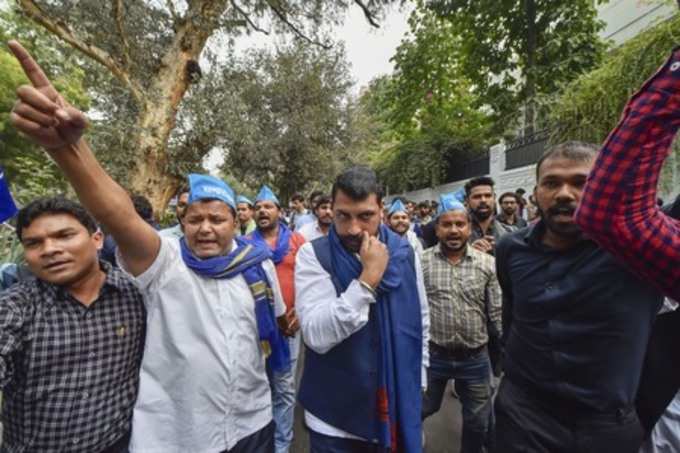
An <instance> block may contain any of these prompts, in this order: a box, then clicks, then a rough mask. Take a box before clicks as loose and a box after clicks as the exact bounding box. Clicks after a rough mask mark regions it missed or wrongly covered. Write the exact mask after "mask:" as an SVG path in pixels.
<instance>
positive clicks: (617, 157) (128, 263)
mask: <svg viewBox="0 0 680 453" xmlns="http://www.w3.org/2000/svg"><path fill="white" fill-rule="evenodd" d="M10 48H11V50H12V52H13V53H14V55H15V56H16V58H17V60H18V61H19V62H20V64H21V66H22V67H23V69H24V71H25V73H26V75H27V77H28V79H29V80H30V82H31V85H25V86H22V87H20V88H19V89H18V90H17V96H18V100H17V103H16V104H15V105H14V108H13V111H12V113H11V116H10V120H11V122H12V124H13V125H14V127H16V128H17V129H18V130H19V131H21V132H22V133H23V134H24V135H26V136H27V137H28V138H29V139H31V140H33V141H34V142H35V143H37V144H39V145H40V146H42V147H43V148H44V149H45V151H46V152H47V153H48V154H49V156H50V157H51V158H52V159H53V160H54V161H55V162H56V164H57V165H58V166H59V168H60V169H61V170H62V171H63V173H64V175H65V176H66V178H67V179H68V180H69V182H70V184H71V186H72V187H73V189H74V190H75V193H76V194H77V196H78V199H79V202H76V201H73V200H69V199H67V198H64V197H60V196H57V197H52V198H42V199H37V200H35V201H33V202H31V203H29V204H27V205H26V206H24V207H23V208H22V209H21V210H20V211H19V212H18V214H17V216H16V218H15V219H14V224H15V227H16V234H17V236H18V238H19V240H20V242H21V244H22V246H23V251H24V260H25V263H26V266H25V267H18V268H17V267H14V268H11V269H10V268H7V267H3V269H4V270H5V272H3V278H0V282H2V288H3V289H2V292H0V386H1V389H2V393H3V401H2V424H3V439H2V446H1V447H0V451H2V452H8V453H9V452H87V453H123V452H128V451H129V452H133V453H136V452H141V453H161V452H162V453H187V452H188V453H221V452H228V453H265V452H266V453H272V452H276V453H286V452H289V451H291V444H292V440H293V437H294V435H301V434H302V433H295V432H294V426H295V425H294V409H295V406H296V404H298V403H299V404H300V405H301V406H302V408H303V409H304V421H305V431H306V432H307V433H308V439H309V448H310V451H311V452H312V453H331V452H347V453H350V452H351V453H354V452H356V453H361V452H367V453H369V452H376V453H377V452H386V451H391V452H395V453H396V452H408V453H412V452H420V451H423V450H424V449H426V448H427V443H428V440H427V439H426V436H425V434H424V431H423V420H425V419H426V418H428V417H429V416H431V415H433V414H435V413H436V412H437V411H438V410H439V409H440V407H441V404H442V399H443V396H444V395H445V392H446V389H447V385H448V384H449V383H452V385H453V387H454V389H455V392H456V394H457V395H458V397H459V399H460V403H461V407H462V420H463V429H462V439H461V444H460V451H461V452H464V453H471V452H475V453H476V452H498V453H506V452H507V453H513V452H550V453H561V452H563V453H579V452H583V453H585V452H621V453H626V452H630V453H634V452H635V453H637V452H639V451H642V452H645V453H647V452H654V453H662V452H672V451H680V424H678V423H677V420H678V418H677V414H678V410H677V407H678V406H680V399H676V394H677V393H678V390H679V388H680V365H678V362H677V361H676V360H674V359H675V357H676V354H675V352H674V346H675V344H677V343H675V341H674V340H676V337H678V336H680V329H678V327H680V325H679V324H678V323H679V322H680V319H679V318H678V316H677V313H680V312H676V311H675V308H676V306H677V303H676V302H675V300H680V291H679V290H678V288H680V286H679V283H678V282H680V222H678V221H677V220H676V219H677V218H678V216H679V215H680V198H679V200H678V201H676V203H674V204H672V205H670V206H667V207H664V208H659V206H658V205H657V194H656V183H657V181H658V177H659V173H660V169H661V165H662V163H663V161H664V159H665V158H666V157H667V155H668V153H669V150H670V145H671V143H672V139H673V137H674V135H675V132H676V131H677V129H678V127H679V126H680V51H679V50H676V51H675V52H674V54H673V55H672V56H671V58H670V59H669V60H668V62H667V63H666V64H665V65H664V66H663V67H662V68H661V69H660V70H659V72H657V73H656V75H654V76H653V77H652V78H651V79H650V80H649V81H648V82H647V83H646V84H645V85H644V86H643V88H642V89H641V90H640V91H639V92H638V93H637V94H636V95H635V96H634V97H633V98H632V100H631V102H630V103H629V105H628V106H627V108H626V110H625V112H624V116H623V119H622V120H621V123H620V124H619V126H618V127H617V128H616V129H615V130H614V131H613V132H612V134H611V135H610V136H609V138H608V139H607V141H606V142H605V144H604V146H603V147H602V148H601V150H600V149H599V148H598V147H596V146H594V145H591V144H588V143H583V142H575V141H573V142H565V143H562V144H558V145H555V146H552V147H551V148H549V149H548V150H547V151H546V153H545V154H544V155H543V157H542V158H541V159H540V161H539V162H538V163H537V164H536V187H535V188H534V189H533V193H532V194H531V196H530V197H528V199H526V198H525V195H526V192H525V191H524V190H522V189H519V190H517V191H516V192H507V193H502V194H501V195H500V196H497V194H496V191H495V187H494V186H495V182H494V181H493V179H491V178H489V177H486V176H484V177H478V178H474V179H472V180H470V181H468V182H467V183H466V184H465V186H464V188H462V189H461V190H460V191H457V192H455V193H448V194H442V195H440V197H439V199H438V200H436V201H422V202H420V203H415V202H413V201H411V200H406V199H400V198H396V199H393V200H390V202H386V201H385V199H384V193H383V190H382V187H381V184H380V182H379V181H378V178H377V176H376V174H375V173H374V172H373V171H372V170H371V169H369V168H368V167H364V166H352V167H349V168H347V169H345V170H343V171H342V172H341V173H340V174H339V175H337V177H336V178H335V182H334V184H333V186H332V188H331V190H330V191H329V193H325V192H314V193H312V194H311V196H310V197H309V200H308V201H307V200H306V199H305V197H304V196H302V195H299V194H296V195H294V196H293V197H291V200H289V202H290V203H289V205H287V206H286V205H284V203H282V200H280V199H279V197H278V196H277V194H276V193H274V191H273V190H272V189H271V188H269V187H267V186H266V185H263V186H262V187H261V188H260V190H259V192H258V193H257V195H256V196H255V197H252V198H249V197H247V196H244V195H243V194H240V195H237V194H236V193H235V192H234V191H233V190H232V188H231V187H230V186H229V185H228V184H227V183H226V182H224V181H223V180H221V179H219V178H216V177H213V176H209V175H201V174H190V175H188V176H187V183H186V185H185V186H182V187H181V188H180V189H179V190H178V192H177V194H176V197H175V210H176V216H177V223H176V225H174V226H171V227H169V228H165V229H160V227H159V225H158V224H156V222H155V220H154V215H153V212H152V210H151V207H150V204H149V203H148V201H147V200H146V199H144V197H140V196H132V197H131V196H130V194H129V193H128V192H127V191H126V190H125V189H124V188H123V187H121V186H120V185H119V184H118V183H116V182H115V181H114V180H113V179H112V178H111V177H110V176H109V175H108V174H107V173H106V172H105V170H104V169H103V168H102V167H101V166H100V164H99V163H98V162H97V160H96V158H95V156H94V154H93V153H92V151H91V149H90V148H89V145H88V143H87V141H86V140H85V138H84V133H85V130H86V128H87V120H86V118H85V116H84V115H83V113H82V112H80V111H78V110H77V109H75V108H73V107H72V106H71V105H69V104H68V102H67V101H66V100H65V99H64V98H63V97H61V95H60V94H59V93H58V92H57V91H56V89H55V88H54V87H53V85H52V84H51V83H50V81H49V80H48V78H47V77H46V76H45V74H44V72H43V71H42V69H41V68H40V66H39V65H38V64H37V63H36V62H35V61H34V60H33V59H32V57H31V56H30V55H29V54H28V53H27V52H26V51H25V50H24V49H23V47H21V45H20V44H18V43H16V42H11V43H10ZM307 207H308V208H309V210H308V209H307ZM8 269H10V270H9V271H8ZM298 370H300V371H301V373H298V372H297V371H298ZM298 375H300V376H301V377H300V379H299V382H298V379H297V376H298ZM674 416H675V417H676V418H675V424H673V423H672V420H673V417H674ZM669 420H671V421H670V422H669ZM451 432H453V427H451Z"/></svg>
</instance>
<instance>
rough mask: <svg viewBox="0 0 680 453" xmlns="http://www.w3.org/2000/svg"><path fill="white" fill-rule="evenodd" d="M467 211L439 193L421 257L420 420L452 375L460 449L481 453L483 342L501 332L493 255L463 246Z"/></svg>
mask: <svg viewBox="0 0 680 453" xmlns="http://www.w3.org/2000/svg"><path fill="white" fill-rule="evenodd" d="M470 220H471V219H470V215H469V214H468V211H467V209H466V208H465V206H464V205H463V204H462V203H461V202H460V201H458V200H457V199H456V197H455V196H454V195H453V194H447V195H442V196H441V197H440V200H439V207H438V210H437V214H436V217H435V219H434V222H435V228H436V233H437V238H438V240H439V245H438V246H435V247H432V248H429V249H427V250H425V252H424V253H423V256H422V265H423V279H424V281H425V288H426V290H427V300H428V302H429V305H430V367H429V368H428V370H427V371H428V372H427V392H426V393H425V397H424V398H423V412H422V417H423V419H425V418H427V417H429V416H430V415H432V414H434V413H436V412H437V411H438V410H439V408H440V407H441V402H442V396H443V395H444V390H445V388H446V383H447V382H448V381H449V380H450V379H454V380H455V387H456V390H457V392H458V394H459V395H460V401H461V404H462V406H463V436H462V440H461V450H460V451H461V452H462V453H471V452H482V451H484V447H485V444H486V443H487V442H488V437H487V436H488V431H489V422H490V420H491V410H492V407H491V406H492V403H491V383H490V376H491V368H490V363H489V353H488V347H487V345H488V343H489V341H490V338H491V337H494V338H496V339H497V338H500V335H501V292H500V287H499V284H498V280H497V279H496V273H495V263H494V258H493V257H492V256H491V255H489V254H487V253H483V252H481V251H479V250H476V249H475V248H473V247H472V246H470V245H468V239H469V238H470V234H471V222H470Z"/></svg>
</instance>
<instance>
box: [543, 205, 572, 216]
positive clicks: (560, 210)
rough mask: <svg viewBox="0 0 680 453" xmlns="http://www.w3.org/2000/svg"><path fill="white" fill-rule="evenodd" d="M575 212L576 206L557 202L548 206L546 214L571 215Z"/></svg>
mask: <svg viewBox="0 0 680 453" xmlns="http://www.w3.org/2000/svg"><path fill="white" fill-rule="evenodd" d="M575 212H576V206H574V205H571V204H557V205H555V206H551V207H550V208H548V215H550V216H555V215H560V214H563V215H569V216H573V215H574V213H575Z"/></svg>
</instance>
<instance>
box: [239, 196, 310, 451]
mask: <svg viewBox="0 0 680 453" xmlns="http://www.w3.org/2000/svg"><path fill="white" fill-rule="evenodd" d="M280 216H281V204H280V203H279V199H278V198H277V197H276V195H274V192H273V191H272V190H271V189H270V188H269V187H268V186H266V185H264V186H262V188H261V189H260V192H259V193H258V194H257V197H256V198H255V222H256V224H257V227H256V229H255V231H253V232H252V233H251V234H249V235H248V236H247V238H246V240H248V241H251V242H254V243H255V244H259V245H260V246H262V247H266V248H268V249H269V250H270V251H271V253H272V261H274V265H275V266H276V275H277V277H278V279H279V284H280V286H281V293H282V294H283V301H284V302H285V304H286V318H287V320H288V329H287V330H286V331H285V332H284V334H285V336H286V337H287V338H288V346H289V348H290V358H291V366H290V367H289V368H287V369H284V370H280V371H271V372H270V375H271V376H270V384H271V388H272V401H273V411H274V423H275V424H276V432H275V435H274V444H275V448H276V453H288V450H289V448H290V444H291V442H292V441H293V421H294V417H295V371H296V364H297V357H298V350H299V349H300V336H299V335H296V333H297V331H298V329H299V328H300V325H299V323H298V320H297V316H296V315H295V286H294V281H293V280H294V274H295V257H296V256H297V252H298V249H299V248H300V246H302V244H304V243H305V239H304V238H303V237H302V236H301V235H300V234H299V233H296V232H292V231H290V230H289V229H288V227H286V226H285V225H284V224H283V223H282V222H280V221H279V218H280Z"/></svg>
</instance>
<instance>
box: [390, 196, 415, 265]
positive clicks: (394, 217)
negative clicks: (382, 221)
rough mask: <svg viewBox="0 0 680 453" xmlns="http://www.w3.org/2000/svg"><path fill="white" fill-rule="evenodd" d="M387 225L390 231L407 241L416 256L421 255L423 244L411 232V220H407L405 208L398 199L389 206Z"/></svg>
mask: <svg viewBox="0 0 680 453" xmlns="http://www.w3.org/2000/svg"><path fill="white" fill-rule="evenodd" d="M387 225H388V226H389V227H390V229H391V230H392V231H394V232H395V233H397V234H398V235H399V236H402V237H403V238H405V239H406V240H407V241H408V243H409V244H410V245H411V247H413V251H414V252H416V255H418V256H420V255H421V254H422V253H423V244H422V243H421V242H420V239H419V238H418V235H417V234H416V233H415V232H414V231H413V230H411V219H410V218H409V215H408V212H407V210H406V206H404V203H402V201H401V200H400V199H396V200H395V201H394V202H392V204H391V205H390V208H389V209H388V211H387Z"/></svg>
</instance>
